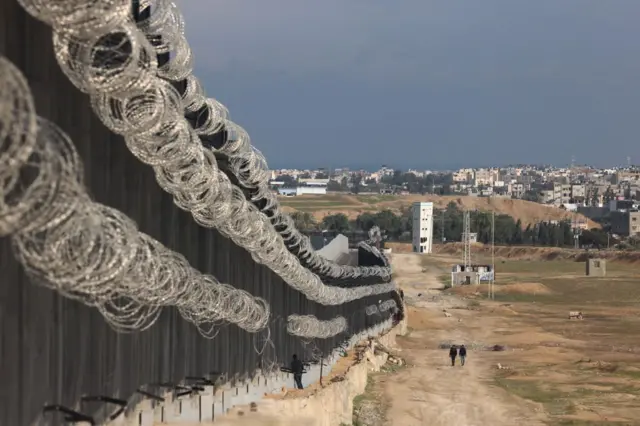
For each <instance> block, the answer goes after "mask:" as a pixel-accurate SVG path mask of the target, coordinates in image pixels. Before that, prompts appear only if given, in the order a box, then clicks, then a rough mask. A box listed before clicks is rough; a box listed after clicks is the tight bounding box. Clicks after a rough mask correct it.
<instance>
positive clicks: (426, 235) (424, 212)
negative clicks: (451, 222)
mask: <svg viewBox="0 0 640 426" xmlns="http://www.w3.org/2000/svg"><path fill="white" fill-rule="evenodd" d="M412 214H413V251H414V252H416V253H431V246H432V240H433V203H431V202H416V203H413V206H412Z"/></svg>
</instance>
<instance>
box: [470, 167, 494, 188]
mask: <svg viewBox="0 0 640 426" xmlns="http://www.w3.org/2000/svg"><path fill="white" fill-rule="evenodd" d="M499 177H500V170H498V169H477V170H475V172H474V176H473V185H474V186H476V187H477V186H493V183H494V182H495V181H497V180H499Z"/></svg>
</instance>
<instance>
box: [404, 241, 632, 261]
mask: <svg viewBox="0 0 640 426" xmlns="http://www.w3.org/2000/svg"><path fill="white" fill-rule="evenodd" d="M410 248H411V247H410V246H409V249H410ZM462 250H463V245H462V243H449V244H435V245H434V246H433V252H434V253H438V254H451V255H458V254H460V253H462ZM472 250H473V252H474V253H478V254H481V255H485V256H491V246H490V245H485V244H474V245H473V248H472ZM495 255H496V257H498V258H502V259H513V260H524V259H527V260H575V261H577V262H581V261H584V260H586V259H587V257H588V256H596V257H598V258H600V259H607V260H611V261H615V262H621V263H629V264H635V263H640V252H626V251H614V250H611V251H609V250H600V251H597V250H591V251H589V252H587V251H585V250H572V249H563V248H556V247H523V246H519V247H514V246H511V247H509V246H496V247H495Z"/></svg>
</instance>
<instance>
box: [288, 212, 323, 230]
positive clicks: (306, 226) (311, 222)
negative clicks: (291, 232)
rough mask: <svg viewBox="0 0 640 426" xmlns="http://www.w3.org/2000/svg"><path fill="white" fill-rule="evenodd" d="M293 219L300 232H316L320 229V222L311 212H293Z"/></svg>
mask: <svg viewBox="0 0 640 426" xmlns="http://www.w3.org/2000/svg"><path fill="white" fill-rule="evenodd" d="M291 219H293V223H294V224H295V226H296V228H297V229H298V230H300V231H315V230H317V229H318V222H316V219H315V218H314V217H313V215H312V214H311V213H309V212H293V213H291Z"/></svg>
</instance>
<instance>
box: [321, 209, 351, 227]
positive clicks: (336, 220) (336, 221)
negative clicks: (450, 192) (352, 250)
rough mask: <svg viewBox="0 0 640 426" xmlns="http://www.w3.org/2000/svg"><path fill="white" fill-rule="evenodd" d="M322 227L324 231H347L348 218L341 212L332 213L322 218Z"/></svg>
mask: <svg viewBox="0 0 640 426" xmlns="http://www.w3.org/2000/svg"><path fill="white" fill-rule="evenodd" d="M322 228H323V229H324V230H326V231H335V232H347V231H349V230H350V229H351V225H350V223H349V218H348V217H347V216H346V215H345V214H343V213H338V214H332V215H328V216H325V217H324V218H323V219H322Z"/></svg>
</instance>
